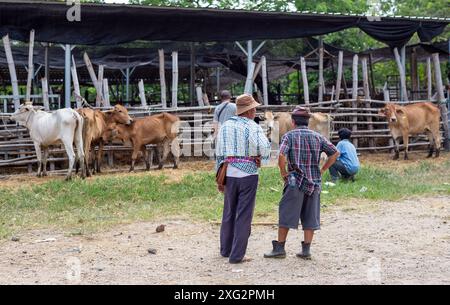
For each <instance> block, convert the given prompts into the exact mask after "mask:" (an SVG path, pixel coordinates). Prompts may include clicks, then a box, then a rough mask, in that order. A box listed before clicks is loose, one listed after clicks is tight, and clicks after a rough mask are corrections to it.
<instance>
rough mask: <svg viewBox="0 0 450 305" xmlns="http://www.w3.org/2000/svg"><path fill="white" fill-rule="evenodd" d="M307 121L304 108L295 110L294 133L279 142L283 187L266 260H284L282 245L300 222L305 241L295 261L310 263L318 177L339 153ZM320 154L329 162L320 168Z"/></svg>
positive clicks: (316, 221)
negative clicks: (270, 246)
mask: <svg viewBox="0 0 450 305" xmlns="http://www.w3.org/2000/svg"><path fill="white" fill-rule="evenodd" d="M309 117H310V115H309V113H308V111H307V110H306V109H305V108H303V107H297V108H296V109H295V110H294V111H293V112H292V124H293V125H294V127H295V129H293V130H291V131H289V132H288V133H286V134H285V135H284V136H283V138H282V139H281V145H280V153H279V157H278V166H279V168H280V174H281V177H282V179H283V180H284V182H285V187H284V191H283V197H282V198H281V201H280V206H279V221H278V240H274V241H272V246H273V250H272V251H271V252H269V253H266V254H264V257H266V258H285V257H286V251H285V250H284V245H285V243H286V238H287V234H288V232H289V229H297V228H298V225H299V220H301V223H302V228H303V231H304V241H303V242H302V250H301V252H299V253H298V254H297V257H300V258H303V259H309V258H310V257H311V253H310V246H311V242H312V239H313V235H314V231H315V230H319V229H320V190H321V175H322V174H323V173H324V172H325V171H326V170H327V169H328V168H329V167H330V166H331V165H332V164H333V163H334V162H335V161H336V159H337V157H338V156H339V152H338V151H337V149H336V147H335V146H334V145H333V144H331V143H330V142H329V141H328V140H327V139H326V138H325V137H324V136H322V135H321V134H319V133H317V132H315V131H312V130H310V129H308V122H309ZM322 152H325V153H326V154H327V155H328V157H329V158H328V160H327V162H326V163H325V164H324V165H323V167H322V168H320V167H319V163H320V154H321V153H322ZM286 165H287V169H286Z"/></svg>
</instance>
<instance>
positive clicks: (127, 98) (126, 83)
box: [125, 67, 130, 102]
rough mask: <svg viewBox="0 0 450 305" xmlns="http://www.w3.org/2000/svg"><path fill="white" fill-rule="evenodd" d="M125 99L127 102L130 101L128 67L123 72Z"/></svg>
mask: <svg viewBox="0 0 450 305" xmlns="http://www.w3.org/2000/svg"><path fill="white" fill-rule="evenodd" d="M125 91H126V94H125V99H126V101H127V102H129V101H130V67H128V68H127V69H126V72H125Z"/></svg>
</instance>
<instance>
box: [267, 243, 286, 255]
mask: <svg viewBox="0 0 450 305" xmlns="http://www.w3.org/2000/svg"><path fill="white" fill-rule="evenodd" d="M285 243H286V242H285V241H284V242H278V241H276V240H272V245H273V249H272V251H271V252H269V253H264V257H265V258H285V257H286V251H285V250H284V244H285Z"/></svg>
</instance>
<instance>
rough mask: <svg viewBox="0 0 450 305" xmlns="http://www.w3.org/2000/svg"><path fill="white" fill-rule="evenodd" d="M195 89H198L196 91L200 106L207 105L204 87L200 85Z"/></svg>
mask: <svg viewBox="0 0 450 305" xmlns="http://www.w3.org/2000/svg"><path fill="white" fill-rule="evenodd" d="M195 90H196V92H197V102H198V105H199V106H200V107H203V106H205V103H204V102H203V93H202V87H200V86H199V87H197V88H195Z"/></svg>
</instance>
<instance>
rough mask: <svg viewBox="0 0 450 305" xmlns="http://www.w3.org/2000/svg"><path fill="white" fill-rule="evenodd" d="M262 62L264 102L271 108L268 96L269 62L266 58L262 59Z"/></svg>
mask: <svg viewBox="0 0 450 305" xmlns="http://www.w3.org/2000/svg"><path fill="white" fill-rule="evenodd" d="M261 61H262V82H263V84H262V85H263V100H264V105H265V106H269V95H268V89H267V61H266V57H265V56H262V57H261Z"/></svg>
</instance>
